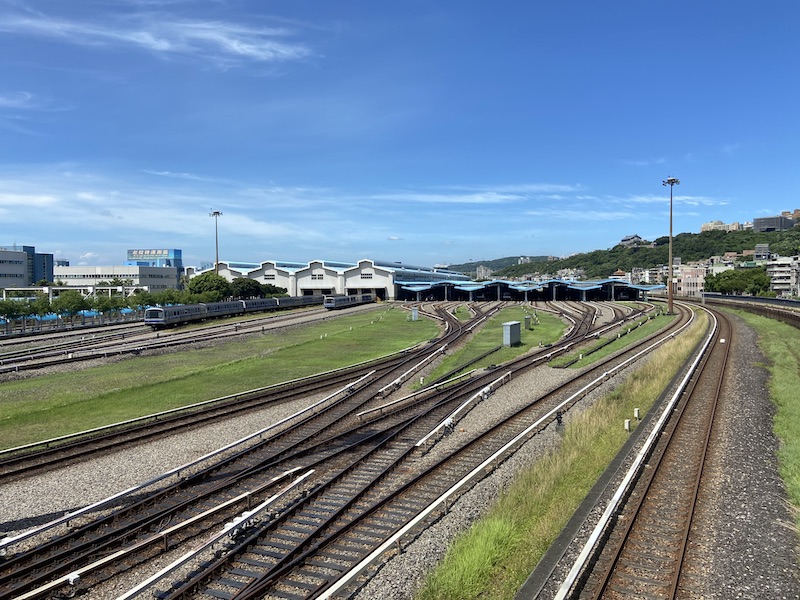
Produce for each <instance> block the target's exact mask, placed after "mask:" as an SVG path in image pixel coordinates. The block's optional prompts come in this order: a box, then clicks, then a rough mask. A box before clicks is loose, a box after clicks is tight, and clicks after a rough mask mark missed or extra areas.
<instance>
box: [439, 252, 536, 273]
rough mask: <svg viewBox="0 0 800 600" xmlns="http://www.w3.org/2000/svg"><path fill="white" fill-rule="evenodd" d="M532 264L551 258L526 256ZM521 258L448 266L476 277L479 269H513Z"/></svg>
mask: <svg viewBox="0 0 800 600" xmlns="http://www.w3.org/2000/svg"><path fill="white" fill-rule="evenodd" d="M525 258H529V259H530V260H531V262H537V263H538V262H546V261H547V260H548V258H549V257H547V256H526V257H525ZM519 259H520V257H519V256H507V257H506V258H495V259H493V260H481V261H477V262H468V263H463V264H460V265H447V268H448V269H449V270H450V271H457V272H459V273H465V274H467V275H475V272H476V271H477V270H478V267H481V266H483V267H489V268H490V269H491V270H492V271H499V270H500V269H505V268H507V267H512V266H514V265H516V264H517V263H519Z"/></svg>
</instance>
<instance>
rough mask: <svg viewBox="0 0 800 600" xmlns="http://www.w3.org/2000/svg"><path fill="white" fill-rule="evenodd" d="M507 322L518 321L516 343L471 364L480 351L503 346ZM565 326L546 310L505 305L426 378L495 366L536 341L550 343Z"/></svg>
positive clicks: (525, 350) (531, 345)
mask: <svg viewBox="0 0 800 600" xmlns="http://www.w3.org/2000/svg"><path fill="white" fill-rule="evenodd" d="M526 315H529V316H531V324H532V328H531V329H525V316H526ZM509 321H519V322H520V323H521V331H520V338H521V343H520V345H519V346H511V347H502V348H500V349H499V350H498V351H497V352H493V353H492V354H490V355H488V356H486V357H485V358H483V359H481V360H480V361H478V362H476V363H472V361H473V360H475V359H476V358H477V357H479V356H481V355H482V354H485V353H486V352H488V351H489V350H491V349H493V348H496V347H497V346H502V345H503V323H506V322H509ZM566 328H567V326H566V325H565V324H564V322H563V321H562V320H561V319H559V318H558V317H556V316H554V315H552V314H550V313H544V312H537V313H536V314H535V316H534V313H533V312H532V311H530V310H526V309H525V308H524V307H522V306H515V307H512V308H505V309H503V310H500V311H499V312H497V314H495V315H493V316H492V317H491V318H490V319H489V320H488V321H487V322H486V323H485V324H484V325H483V326H482V327H480V328H479V329H478V330H477V331H476V332H475V333H474V334H473V337H472V339H470V340H469V342H468V343H467V344H466V345H465V346H464V347H463V348H461V349H460V350H458V351H456V352H454V353H453V354H450V355H448V356H447V357H446V358H445V359H444V360H443V361H442V362H441V363H440V364H439V366H437V367H436V369H435V370H434V371H433V372H432V373H431V374H430V375H429V376H428V380H434V379H436V378H437V377H441V376H442V375H444V374H445V373H450V372H452V371H456V370H457V369H459V368H460V367H463V369H462V370H469V369H476V368H478V369H479V368H484V367H488V366H490V365H499V364H500V363H503V362H505V361H508V360H511V359H513V358H516V357H517V356H519V355H520V354H524V353H525V352H528V351H530V350H531V349H532V348H535V347H538V346H539V344H540V343H541V344H551V343H553V342H555V341H556V340H558V339H559V338H560V337H561V336H562V335H563V333H564V331H565V330H566ZM455 374H456V373H454V375H455Z"/></svg>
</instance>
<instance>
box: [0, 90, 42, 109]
mask: <svg viewBox="0 0 800 600" xmlns="http://www.w3.org/2000/svg"><path fill="white" fill-rule="evenodd" d="M35 107H36V103H35V102H34V98H33V94H29V93H28V92H5V93H0V108H35Z"/></svg>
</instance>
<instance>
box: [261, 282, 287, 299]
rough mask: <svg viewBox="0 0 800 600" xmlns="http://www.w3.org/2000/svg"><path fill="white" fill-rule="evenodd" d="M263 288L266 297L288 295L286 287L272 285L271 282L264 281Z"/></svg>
mask: <svg viewBox="0 0 800 600" xmlns="http://www.w3.org/2000/svg"><path fill="white" fill-rule="evenodd" d="M261 288H262V289H263V290H264V298H274V297H275V296H286V295H287V294H286V292H287V290H286V288H282V287H278V286H277V285H272V284H271V283H262V284H261Z"/></svg>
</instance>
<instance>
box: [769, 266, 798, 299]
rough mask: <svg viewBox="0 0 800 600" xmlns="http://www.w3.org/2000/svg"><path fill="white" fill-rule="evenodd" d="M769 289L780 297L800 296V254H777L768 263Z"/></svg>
mask: <svg viewBox="0 0 800 600" xmlns="http://www.w3.org/2000/svg"><path fill="white" fill-rule="evenodd" d="M766 268H767V275H769V278H770V284H769V289H770V290H771V291H773V292H775V294H777V295H778V296H780V297H784V298H788V297H798V296H800V256H775V257H772V258H770V259H769V261H767V264H766Z"/></svg>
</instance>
